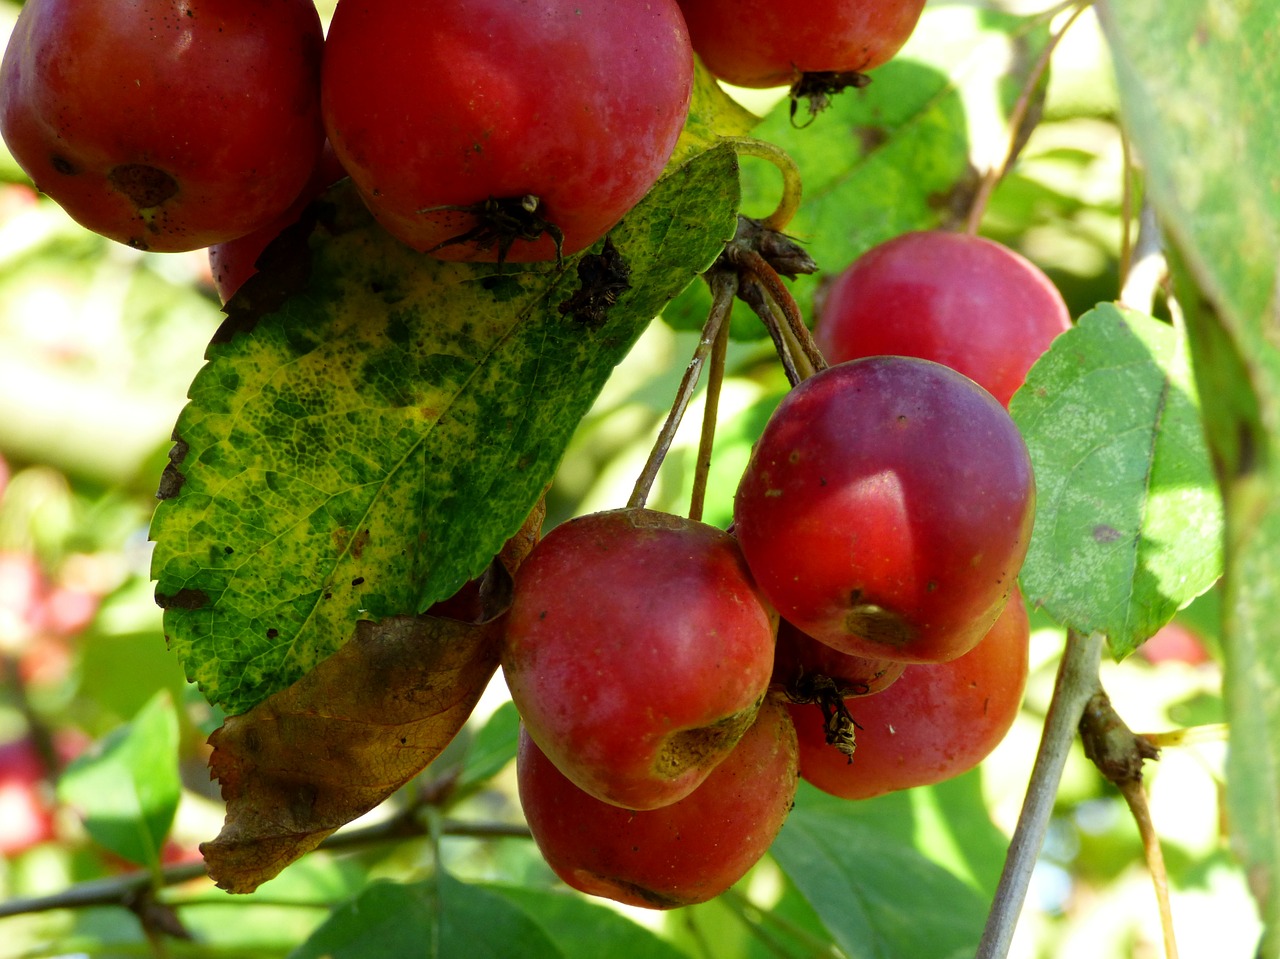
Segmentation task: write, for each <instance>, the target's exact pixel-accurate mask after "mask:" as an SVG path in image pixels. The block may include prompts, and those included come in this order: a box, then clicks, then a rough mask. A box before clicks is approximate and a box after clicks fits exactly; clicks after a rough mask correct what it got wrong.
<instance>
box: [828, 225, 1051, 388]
mask: <svg viewBox="0 0 1280 959" xmlns="http://www.w3.org/2000/svg"><path fill="white" fill-rule="evenodd" d="M1070 326H1071V316H1070V314H1069V313H1068V311H1067V305H1066V303H1065V302H1063V299H1062V294H1060V293H1059V292H1058V289H1057V287H1055V286H1054V285H1053V282H1052V281H1051V280H1050V279H1049V278H1048V277H1047V276H1045V275H1044V273H1043V272H1041V270H1040V268H1039V267H1037V266H1036V265H1035V264H1033V263H1031V262H1030V261H1029V260H1027V259H1026V258H1025V257H1023V256H1021V255H1020V254H1018V253H1016V252H1014V251H1013V250H1010V249H1009V248H1008V247H1006V246H1003V245H1002V244H999V243H996V242H994V241H993V240H988V239H985V238H984V237H978V236H969V235H968V234H964V233H946V232H942V231H922V232H917V233H906V234H903V235H902V236H898V237H895V238H894V239H892V240H889V241H888V242H887V243H882V244H880V245H879V246H876V247H873V248H872V249H870V250H868V251H867V252H866V253H864V254H863V255H862V256H861V257H859V258H858V259H857V260H855V261H854V262H853V264H852V265H851V266H850V267H848V269H846V270H844V271H843V272H842V273H840V274H839V275H838V276H836V278H835V279H834V280H833V281H832V282H831V284H830V285H829V286H827V287H826V289H825V291H824V293H823V295H822V300H821V307H820V310H819V314H818V322H817V324H816V325H815V327H814V334H813V335H814V339H815V340H816V341H817V343H818V346H819V348H820V349H821V350H822V353H823V356H825V357H826V359H827V362H829V363H843V362H845V361H846V360H856V359H860V358H862V357H865V356H878V355H892V354H897V355H900V356H918V357H921V358H923V359H926V360H933V361H934V362H936V363H941V364H943V365H944V366H949V367H951V368H952V369H953V370H959V371H960V372H961V373H963V374H964V375H965V376H967V377H969V378H970V379H972V380H973V381H974V382H976V383H977V384H978V385H979V386H981V387H982V388H983V389H985V390H986V391H987V392H988V393H990V394H991V395H992V396H994V397H995V398H996V399H997V400H999V401H1000V402H1001V404H1003V405H1004V406H1005V407H1006V408H1008V406H1009V398H1010V397H1011V396H1013V394H1014V392H1015V391H1016V390H1017V389H1018V387H1020V386H1021V385H1022V382H1023V380H1025V379H1026V376H1027V370H1029V369H1030V368H1031V365H1032V364H1033V363H1035V361H1036V360H1037V359H1039V358H1040V355H1041V354H1042V353H1044V351H1045V350H1047V349H1048V348H1049V344H1050V343H1052V342H1053V340H1054V338H1055V337H1056V336H1057V335H1058V334H1059V333H1062V332H1064V331H1065V330H1067V329H1069V328H1070Z"/></svg>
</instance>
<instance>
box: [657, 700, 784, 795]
mask: <svg viewBox="0 0 1280 959" xmlns="http://www.w3.org/2000/svg"><path fill="white" fill-rule="evenodd" d="M762 701H763V700H756V702H754V703H752V704H751V705H750V706H748V707H747V708H746V709H742V710H739V711H738V712H736V713H734V714H733V715H732V716H726V717H725V718H724V719H721V720H719V721H718V722H714V723H712V724H711V725H709V726H699V727H698V728H696V729H682V730H680V731H679V732H675V733H672V734H671V735H670V736H668V737H667V738H666V739H665V740H664V741H663V743H662V748H661V749H659V750H658V754H657V756H655V757H654V760H653V773H654V775H655V776H657V777H659V778H660V779H666V780H675V779H679V778H680V777H681V776H683V775H684V774H685V773H686V772H688V771H689V770H690V769H697V768H699V767H707V768H709V766H710V765H714V762H713V757H720V758H723V757H724V756H726V755H728V753H729V750H731V749H732V748H733V746H734V745H735V744H736V743H737V742H738V740H739V739H741V738H742V734H743V733H745V732H746V731H747V730H748V729H749V728H751V724H752V723H754V722H755V721H756V713H757V712H759V711H760V703H761V702H762Z"/></svg>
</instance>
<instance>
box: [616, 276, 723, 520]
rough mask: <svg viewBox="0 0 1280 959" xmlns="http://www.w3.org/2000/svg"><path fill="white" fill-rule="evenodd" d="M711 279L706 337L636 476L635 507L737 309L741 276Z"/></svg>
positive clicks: (645, 495) (640, 503)
mask: <svg viewBox="0 0 1280 959" xmlns="http://www.w3.org/2000/svg"><path fill="white" fill-rule="evenodd" d="M707 282H708V283H710V285H711V297H712V299H711V311H710V312H709V313H708V315H707V322H706V324H705V325H704V326H703V327H702V337H701V339H699V340H698V346H697V349H695V350H694V352H693V358H692V359H690V360H689V365H688V367H686V368H685V371H684V377H683V378H682V379H681V380H680V387H679V388H678V389H677V390H676V398H675V402H674V403H672V405H671V411H670V412H669V413H668V414H667V419H666V422H664V423H663V424H662V429H661V430H659V431H658V438H657V440H656V441H655V442H654V444H653V449H652V450H650V451H649V458H648V459H647V460H646V461H645V464H644V469H642V470H641V471H640V476H639V477H638V478H637V479H636V485H635V488H634V489H633V490H632V491H631V499H629V500H628V501H627V506H628V507H630V508H631V509H639V508H641V507H643V506H644V504H645V501H646V500H648V498H649V491H650V490H651V489H653V483H654V480H656V479H657V478H658V470H659V469H661V468H662V461H663V460H664V459H666V457H667V452H668V451H669V450H670V449H671V443H672V441H673V440H674V439H675V435H676V430H678V429H679V428H680V421H681V420H683V419H684V413H685V410H687V409H688V408H689V401H690V400H692V399H693V393H694V390H695V389H696V388H697V386H698V377H699V376H700V375H701V374H702V366H703V364H704V363H706V361H707V356H708V355H709V354H710V353H711V348H712V347H713V346H714V345H715V342H716V337H717V336H718V335H719V333H720V327H721V326H723V325H724V323H725V321H726V320H727V319H728V317H729V313H730V311H731V310H732V309H733V297H734V294H735V293H736V292H737V287H738V277H737V275H736V274H734V273H731V272H725V271H719V270H717V271H714V272H711V273H709V274H708V277H707Z"/></svg>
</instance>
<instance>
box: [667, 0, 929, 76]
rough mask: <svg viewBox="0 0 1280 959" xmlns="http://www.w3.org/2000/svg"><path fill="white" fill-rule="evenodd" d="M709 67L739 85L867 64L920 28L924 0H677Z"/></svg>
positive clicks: (879, 59)
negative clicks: (781, 0)
mask: <svg viewBox="0 0 1280 959" xmlns="http://www.w3.org/2000/svg"><path fill="white" fill-rule="evenodd" d="M680 9H681V10H683V11H684V17H685V22H686V23H687V24H688V25H689V36H690V38H691V39H692V41H693V49H694V50H695V51H696V52H697V54H698V56H699V57H700V58H701V59H702V62H703V63H704V64H705V65H706V67H707V69H708V70H710V71H711V72H712V73H713V74H715V75H716V76H717V77H719V78H720V79H722V80H725V81H727V82H728V83H733V84H736V85H738V86H741V87H776V86H787V85H790V84H792V83H794V82H795V81H796V80H797V79H799V76H800V74H801V73H814V72H828V71H834V72H847V71H858V72H860V73H861V72H864V71H867V70H872V69H874V68H876V67H878V66H880V65H881V64H883V63H885V62H886V61H888V60H889V59H890V58H891V57H892V56H893V55H894V54H895V53H897V52H898V50H899V49H901V47H902V45H903V44H904V43H906V41H907V38H908V37H909V36H910V35H911V32H912V30H914V29H915V26H916V23H917V21H919V19H920V13H921V11H922V10H923V9H924V0H859V2H857V3H850V2H848V0H800V2H794V0H793V2H780V0H680Z"/></svg>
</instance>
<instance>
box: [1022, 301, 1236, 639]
mask: <svg viewBox="0 0 1280 959" xmlns="http://www.w3.org/2000/svg"><path fill="white" fill-rule="evenodd" d="M1010 413H1011V415H1012V416H1013V418H1014V420H1015V421H1016V422H1017V423H1018V426H1019V428H1020V429H1021V430H1022V433H1023V436H1024V437H1025V438H1026V441H1027V448H1028V449H1029V450H1030V452H1031V461H1032V464H1033V465H1034V467H1035V474H1036V487H1037V497H1036V525H1035V531H1034V533H1033V534H1032V538H1031V548H1030V550H1029V551H1028V553H1027V560H1026V563H1025V564H1024V566H1023V568H1022V577H1021V579H1022V588H1023V591H1024V592H1025V594H1026V596H1027V599H1028V600H1030V601H1031V602H1032V603H1034V604H1036V605H1040V606H1043V607H1044V608H1045V610H1046V611H1047V612H1048V613H1049V615H1051V616H1053V617H1054V618H1055V619H1057V620H1058V621H1059V622H1060V623H1062V624H1063V625H1066V626H1069V627H1071V628H1073V629H1076V630H1079V631H1080V632H1082V633H1091V632H1102V633H1105V634H1106V635H1107V637H1108V640H1109V642H1110V644H1111V651H1112V653H1113V654H1114V655H1115V656H1116V658H1122V657H1124V656H1127V655H1128V654H1129V653H1131V652H1133V650H1135V649H1136V648H1137V647H1138V646H1139V645H1141V644H1142V642H1143V641H1145V640H1146V639H1147V638H1148V637H1149V636H1151V635H1152V634H1153V633H1154V632H1155V631H1156V630H1157V629H1159V628H1160V627H1161V626H1163V625H1164V624H1165V623H1167V622H1168V621H1169V620H1170V619H1172V618H1173V614H1174V613H1175V612H1177V611H1178V610H1179V609H1181V608H1182V607H1183V606H1185V605H1186V604H1187V603H1189V602H1190V601H1191V600H1192V599H1194V598H1195V597H1196V596H1198V595H1200V594H1201V593H1202V592H1204V591H1205V590H1206V589H1208V588H1209V587H1210V586H1212V585H1213V583H1214V582H1215V580H1217V578H1218V576H1219V575H1220V574H1221V570H1222V549H1221V544H1222V509H1221V500H1220V499H1219V496H1218V492H1217V485H1216V483H1215V480H1214V476H1213V468H1212V464H1211V463H1210V460H1209V455H1208V450H1207V448H1206V447H1205V443H1204V434H1203V432H1202V430H1201V426H1200V415H1199V403H1198V400H1197V398H1196V393H1195V387H1194V384H1193V382H1192V378H1191V370H1190V367H1189V364H1188V356H1187V351H1186V346H1185V341H1184V340H1183V338H1182V337H1181V336H1180V335H1178V333H1177V332H1176V331H1175V330H1174V329H1173V327H1171V326H1169V325H1167V324H1165V323H1161V322H1159V321H1157V320H1154V319H1152V318H1151V317H1148V316H1144V315H1142V314H1140V313H1136V312H1134V311H1132V310H1127V309H1123V308H1119V307H1116V306H1112V305H1109V304H1103V305H1101V306H1099V307H1098V308H1097V309H1095V310H1093V311H1091V312H1090V313H1087V314H1086V315H1085V316H1083V317H1081V318H1080V322H1079V324H1078V325H1077V326H1076V327H1075V328H1074V329H1071V330H1068V331H1067V332H1066V333H1064V334H1062V335H1061V336H1059V337H1058V339H1057V340H1056V341H1054V344H1053V346H1051V347H1050V348H1049V351H1048V353H1046V354H1045V355H1044V356H1043V357H1041V359H1040V360H1039V361H1038V362H1037V363H1036V365H1035V366H1034V367H1033V368H1032V370H1031V372H1030V373H1029V374H1028V376H1027V382H1026V384H1025V385H1024V386H1023V388H1022V389H1021V390H1019V391H1018V393H1017V394H1016V395H1015V396H1014V398H1013V401H1012V402H1011V404H1010Z"/></svg>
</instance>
